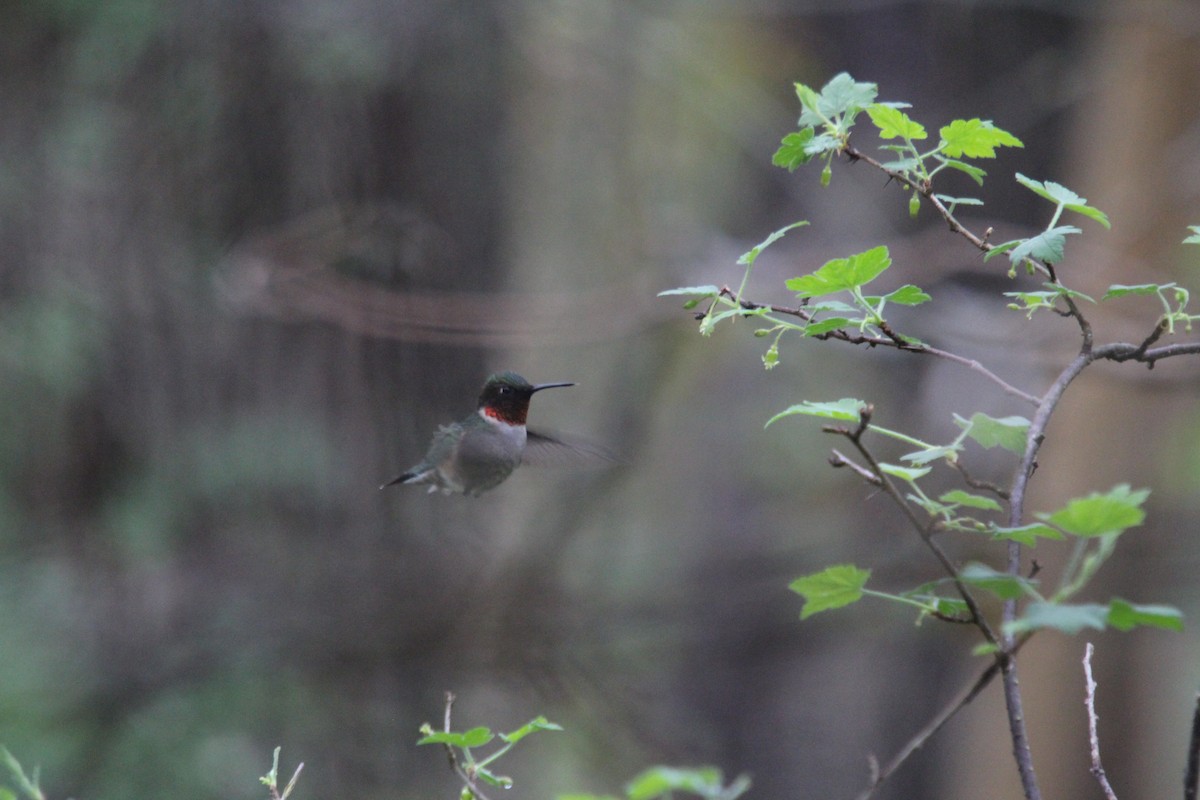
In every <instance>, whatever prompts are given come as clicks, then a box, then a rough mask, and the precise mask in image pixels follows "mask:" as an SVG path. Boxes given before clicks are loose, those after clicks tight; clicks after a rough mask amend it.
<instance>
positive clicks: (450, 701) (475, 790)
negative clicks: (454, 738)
mask: <svg viewBox="0 0 1200 800" xmlns="http://www.w3.org/2000/svg"><path fill="white" fill-rule="evenodd" d="M453 706H454V692H446V715H445V721H444V723H443V725H444V730H445V731H446V733H450V709H451V708H453ZM445 748H446V756H447V757H448V758H449V759H450V768H451V769H453V770H454V772H455V774H457V775H458V777H459V779H460V780H461V781H462V782H463V783H464V784H465V785H466V787H467V789H468V790H469V791H470V792H471V795H472V796H473V797H474V799H475V800H488V796H487V795H485V794H484V793H483V792H481V791H479V786H478V785H477V784H476V783H475V778H474V776H472V775H471V774H470V773H468V772H467V770H466V769H464V768H463V766H462V764H460V763H458V758H457V757H456V756H455V755H454V748H453V747H451V746H450V745H449V744H447V745H445Z"/></svg>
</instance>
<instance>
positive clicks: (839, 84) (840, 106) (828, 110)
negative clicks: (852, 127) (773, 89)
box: [796, 72, 878, 132]
mask: <svg viewBox="0 0 1200 800" xmlns="http://www.w3.org/2000/svg"><path fill="white" fill-rule="evenodd" d="M877 93H878V89H877V88H876V87H875V84H873V83H859V82H858V81H855V80H854V79H853V78H851V77H850V76H849V75H848V74H847V73H845V72H842V73H839V74H837V75H835V76H833V78H831V79H830V81H829V82H828V83H826V84H825V85H824V86H823V87H821V94H820V95H819V96H817V95H816V93H815V92H813V90H812V89H810V88H808V87H807V86H804V84H800V83H798V84H796V96H797V97H799V98H800V105H801V106H803V107H804V111H802V112H801V114H800V126H801V127H804V126H805V125H823V124H825V123H826V122H835V123H836V122H839V121H842V122H850V121H853V119H854V116H855V115H856V114H857V113H858V112H859V111H861V110H863V109H864V108H866V107H867V106H869V105H871V103H873V102H875V95H876V94H877ZM845 128H846V126H845V125H844V124H842V125H839V130H841V131H842V132H845Z"/></svg>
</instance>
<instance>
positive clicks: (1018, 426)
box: [954, 411, 1029, 455]
mask: <svg viewBox="0 0 1200 800" xmlns="http://www.w3.org/2000/svg"><path fill="white" fill-rule="evenodd" d="M954 424H956V425H958V427H960V428H962V429H963V431H964V434H965V435H966V436H969V437H970V438H972V439H974V440H975V441H976V442H978V443H979V444H980V445H981V446H983V447H985V448H987V449H988V450H991V449H992V448H993V447H1003V448H1004V449H1005V450H1011V451H1012V452H1014V453H1016V454H1017V455H1021V454H1023V453H1024V452H1025V437H1026V436H1027V435H1028V433H1029V420H1027V419H1025V418H1024V417H1015V416H1014V417H1002V418H996V417H989V416H988V415H987V414H982V413H980V412H978V411H976V412H975V413H974V414H972V415H971V418H970V419H963V418H962V417H960V416H959V415H958V414H955V415H954Z"/></svg>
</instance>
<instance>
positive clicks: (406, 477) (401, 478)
mask: <svg viewBox="0 0 1200 800" xmlns="http://www.w3.org/2000/svg"><path fill="white" fill-rule="evenodd" d="M417 477H419V476H418V475H417V473H415V472H413V471H412V470H409V471H408V472H405V473H404V474H403V475H397V476H396V477H395V478H392V479H391V480H390V481H388V482H387V483H381V484H379V488H380V489H386V488H387V487H389V486H395V485H396V484H397V483H408V482H409V481H411V480H412V479H413V478H417Z"/></svg>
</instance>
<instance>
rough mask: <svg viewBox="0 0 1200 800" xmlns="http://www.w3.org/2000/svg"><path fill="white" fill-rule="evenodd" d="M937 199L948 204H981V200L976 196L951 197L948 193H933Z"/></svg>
mask: <svg viewBox="0 0 1200 800" xmlns="http://www.w3.org/2000/svg"><path fill="white" fill-rule="evenodd" d="M934 197H936V198H937V199H938V200H941V201H942V203H944V204H945V205H948V206H981V205H983V201H982V200H980V199H979V198H977V197H951V196H950V195H948V194H935V195H934Z"/></svg>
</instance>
